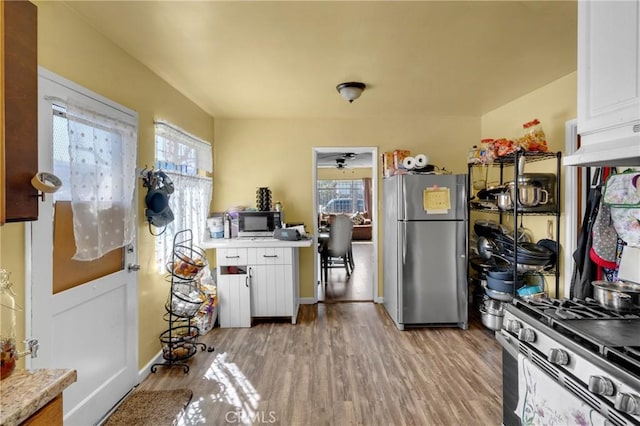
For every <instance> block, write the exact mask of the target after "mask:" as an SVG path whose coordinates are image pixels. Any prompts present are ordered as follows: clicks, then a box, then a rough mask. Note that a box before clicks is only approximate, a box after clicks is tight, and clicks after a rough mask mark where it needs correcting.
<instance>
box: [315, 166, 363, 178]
mask: <svg viewBox="0 0 640 426" xmlns="http://www.w3.org/2000/svg"><path fill="white" fill-rule="evenodd" d="M371 173H372V171H371V168H369V167H359V168H357V169H356V168H354V169H337V168H335V167H331V168H325V167H322V168H318V179H320V180H350V179H362V178H366V177H371Z"/></svg>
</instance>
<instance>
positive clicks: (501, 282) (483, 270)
mask: <svg viewBox="0 0 640 426" xmlns="http://www.w3.org/2000/svg"><path fill="white" fill-rule="evenodd" d="M473 229H474V234H475V235H474V240H475V243H476V248H475V251H476V252H477V254H476V255H473V256H471V257H470V264H471V266H472V271H471V279H472V283H473V281H476V282H477V281H479V284H480V286H481V287H482V288H483V290H484V295H483V301H482V304H481V306H480V313H481V314H482V320H483V323H484V324H485V326H487V327H488V328H491V329H493V328H492V327H493V326H495V325H496V324H497V323H498V322H499V318H498V317H500V316H501V315H500V313H501V312H502V311H501V308H500V307H499V304H500V303H502V302H510V301H511V300H512V299H513V298H514V296H516V295H518V296H519V297H527V298H533V297H541V295H542V294H544V278H543V277H542V274H541V272H543V271H545V270H548V269H551V268H552V267H553V266H554V265H555V263H556V258H557V243H556V242H554V241H551V240H546V239H545V240H540V241H538V242H537V243H533V242H531V234H530V232H528V230H526V229H525V228H523V227H521V228H519V229H518V232H516V233H515V234H516V238H517V240H515V239H514V232H513V231H511V230H509V229H507V228H506V227H505V226H503V225H500V224H498V223H497V222H495V221H490V220H476V221H475V223H474V227H473ZM488 304H490V306H488Z"/></svg>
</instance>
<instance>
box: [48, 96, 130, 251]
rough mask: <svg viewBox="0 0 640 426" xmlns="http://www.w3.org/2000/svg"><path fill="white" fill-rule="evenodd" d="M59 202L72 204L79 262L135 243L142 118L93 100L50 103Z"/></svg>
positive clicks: (54, 165)
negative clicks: (136, 194) (59, 180)
mask: <svg viewBox="0 0 640 426" xmlns="http://www.w3.org/2000/svg"><path fill="white" fill-rule="evenodd" d="M47 100H49V101H51V112H52V131H53V134H52V137H53V141H52V142H53V172H54V174H56V175H57V176H58V177H59V178H60V179H61V181H62V187H61V188H60V190H59V191H57V192H56V193H54V196H53V199H54V202H56V203H57V202H67V203H69V202H70V203H71V206H72V209H73V235H74V240H75V246H76V247H75V255H73V259H74V260H81V261H90V260H95V259H99V258H101V257H103V256H104V255H106V254H107V253H109V252H111V251H113V250H115V249H117V248H120V247H124V246H126V245H127V244H129V243H131V241H133V239H134V234H135V211H134V203H133V196H134V192H135V184H136V177H135V162H136V152H137V149H136V147H137V116H132V115H129V114H127V113H124V112H122V111H119V110H116V109H114V108H111V107H108V106H105V105H104V104H102V103H101V102H96V101H95V100H93V99H91V98H86V99H81V100H78V99H67V100H62V99H58V98H49V99H47Z"/></svg>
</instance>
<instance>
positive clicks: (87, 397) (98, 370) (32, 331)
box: [27, 69, 138, 425]
mask: <svg viewBox="0 0 640 426" xmlns="http://www.w3.org/2000/svg"><path fill="white" fill-rule="evenodd" d="M38 84H39V88H38V90H39V152H38V156H39V167H40V170H41V171H52V170H53V159H54V150H53V147H52V145H53V144H52V140H53V132H54V124H53V122H54V121H53V115H54V114H56V113H57V114H58V116H59V117H64V115H63V112H61V111H57V112H54V111H53V109H55V108H53V107H52V103H53V104H55V103H56V102H57V101H60V102H59V103H64V101H65V100H67V99H75V100H80V101H82V102H83V103H84V104H85V105H93V106H95V108H98V109H99V108H102V111H105V113H108V115H109V116H110V117H121V119H122V120H135V122H137V114H136V113H135V112H133V111H130V110H127V109H126V108H124V107H121V106H119V105H117V104H115V103H113V102H111V101H109V100H107V99H105V98H103V97H101V96H99V95H97V94H95V93H92V92H90V91H88V90H86V89H84V88H82V87H80V86H77V85H75V84H73V83H72V82H69V81H67V80H65V79H62V78H61V77H59V76H56V75H55V74H53V73H50V72H48V71H46V70H43V69H41V70H40V72H39V81H38ZM135 199H137V198H136V197H134V200H135ZM39 209H40V210H39V218H38V220H37V221H35V222H32V223H31V227H30V232H29V231H27V236H28V238H29V237H30V239H31V244H30V247H31V253H30V271H28V275H29V276H30V283H31V286H30V291H31V294H30V305H29V312H30V314H31V318H30V327H29V330H28V335H30V336H33V337H34V338H36V339H38V340H39V343H40V349H39V352H38V357H37V358H34V359H33V360H31V362H30V366H29V367H30V368H69V369H75V370H76V371H77V376H78V380H77V382H76V383H74V384H73V385H71V386H70V387H68V388H67V389H66V390H65V391H64V394H63V404H64V421H65V424H69V425H91V424H95V423H96V422H98V421H99V420H100V419H101V418H102V417H103V416H104V415H105V414H106V413H107V412H108V411H109V410H110V409H111V408H112V407H113V406H114V405H115V404H116V403H117V401H118V400H120V399H121V398H122V397H123V396H124V395H125V394H126V393H127V392H128V391H129V390H130V389H131V388H132V387H133V386H135V385H136V384H137V380H138V373H137V364H138V349H137V348H138V316H137V308H138V300H137V293H138V292H137V274H136V273H135V271H134V270H130V269H135V266H134V267H133V268H129V266H130V265H132V266H133V265H135V264H136V260H137V252H136V241H134V242H133V244H131V245H130V246H128V247H126V248H124V249H122V250H114V251H112V252H111V253H110V254H107V255H105V256H103V258H100V259H98V260H96V261H92V262H78V261H73V262H76V263H75V265H76V266H75V267H73V266H71V267H69V264H67V265H66V266H64V265H62V266H61V263H62V262H60V261H59V258H60V252H61V249H60V246H61V245H65V243H68V242H70V241H71V242H72V241H73V238H74V237H73V232H72V229H73V228H71V231H70V232H67V230H65V228H64V226H68V224H67V225H64V224H62V225H61V224H60V220H61V219H62V218H63V216H64V215H67V216H70V211H71V210H70V204H69V203H66V204H65V203H63V202H54V197H53V196H52V195H51V194H47V195H46V197H45V200H44V201H42V200H41V201H40V205H39ZM67 219H68V218H67ZM67 221H68V220H67ZM54 245H55V249H54ZM71 245H72V246H73V247H75V244H74V243H72V244H71ZM54 250H55V251H56V254H55V259H56V260H55V261H54ZM67 257H69V256H67ZM107 257H109V258H110V260H105V259H106V258H107ZM114 259H115V260H114ZM105 262H111V265H112V266H111V269H109V266H108V265H107V269H105V270H104V271H106V272H95V271H98V269H99V268H101V267H102V266H99V264H101V263H105ZM114 262H115V263H114ZM54 263H55V265H54ZM70 264H71V265H74V264H73V263H70ZM114 264H115V267H114V266H113V265H114ZM85 265H86V266H85ZM64 268H67V269H64ZM54 270H55V271H56V272H55V275H57V277H54ZM80 272H82V273H84V272H90V273H93V275H92V278H90V279H86V278H79V279H78V278H77V277H76V278H75V280H76V282H75V283H72V285H66V287H65V284H63V286H62V287H60V284H59V283H58V284H56V282H57V281H69V279H70V277H72V276H76V275H77V274H79V273H80ZM77 276H80V277H82V276H83V275H82V274H79V275H77ZM71 281H73V279H72V280H71ZM78 281H79V282H78ZM28 325H29V320H28Z"/></svg>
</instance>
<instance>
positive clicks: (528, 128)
mask: <svg viewBox="0 0 640 426" xmlns="http://www.w3.org/2000/svg"><path fill="white" fill-rule="evenodd" d="M522 128H523V130H524V134H523V136H522V138H520V139H518V144H519V145H520V147H521V148H522V150H524V151H536V152H547V151H548V150H549V148H548V147H547V137H546V136H545V134H544V130H542V124H540V120H538V119H537V118H534V119H533V120H531V121H529V122H527V123H524V124H523V125H522Z"/></svg>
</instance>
